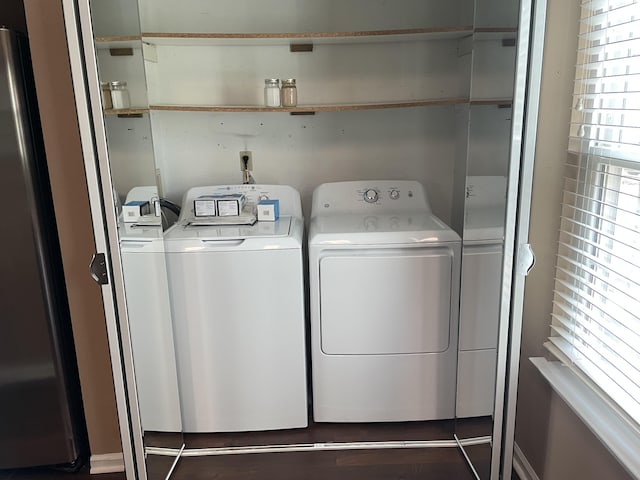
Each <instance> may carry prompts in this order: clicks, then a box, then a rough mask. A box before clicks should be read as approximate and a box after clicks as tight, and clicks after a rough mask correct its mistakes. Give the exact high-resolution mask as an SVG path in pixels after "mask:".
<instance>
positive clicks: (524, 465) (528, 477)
mask: <svg viewBox="0 0 640 480" xmlns="http://www.w3.org/2000/svg"><path fill="white" fill-rule="evenodd" d="M513 469H514V470H515V471H516V473H517V474H518V476H519V477H520V480H540V478H538V475H537V474H536V471H535V470H534V469H533V467H532V466H531V464H530V463H529V461H528V460H527V457H525V456H524V453H522V450H520V447H519V446H518V444H517V443H514V444H513Z"/></svg>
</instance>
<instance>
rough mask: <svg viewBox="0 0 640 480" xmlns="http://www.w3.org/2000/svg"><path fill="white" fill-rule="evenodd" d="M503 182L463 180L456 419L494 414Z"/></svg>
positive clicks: (489, 178)
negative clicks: (464, 195) (464, 186)
mask: <svg viewBox="0 0 640 480" xmlns="http://www.w3.org/2000/svg"><path fill="white" fill-rule="evenodd" d="M506 184H507V179H506V177H502V176H470V177H467V198H466V202H465V221H464V232H463V234H462V237H463V246H462V282H461V289H460V340H459V354H458V394H457V405H456V416H457V417H479V416H488V415H492V414H493V404H494V395H495V379H496V362H497V346H498V322H499V317H500V288H501V284H502V283H501V282H502V257H503V244H504V221H505V207H506Z"/></svg>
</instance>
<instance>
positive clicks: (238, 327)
mask: <svg viewBox="0 0 640 480" xmlns="http://www.w3.org/2000/svg"><path fill="white" fill-rule="evenodd" d="M223 194H224V195H227V194H244V195H245V200H246V205H248V208H249V209H252V208H254V207H255V205H256V203H257V202H258V201H259V200H264V199H274V200H275V199H277V200H279V206H280V217H279V218H278V219H277V220H276V221H268V222H266V221H265V222H256V223H253V224H252V225H230V224H228V223H229V222H232V223H233V222H236V223H237V222H248V223H251V222H252V221H255V218H254V219H253V220H251V219H247V217H248V216H247V215H244V216H243V217H238V218H236V219H233V218H232V217H222V218H220V217H215V216H211V217H208V218H207V217H202V216H198V217H196V216H195V214H194V201H195V199H197V198H210V197H211V196H216V195H223ZM212 213H213V212H212ZM225 223H226V224H225ZM303 225H304V222H303V217H302V208H301V204H300V194H299V193H298V192H297V191H296V190H295V189H293V188H292V187H289V186H282V185H225V186H212V187H197V188H192V189H190V190H189V191H187V193H186V194H185V196H184V200H183V205H182V212H181V214H180V218H179V220H178V222H177V223H176V224H175V225H174V226H173V227H171V228H170V229H169V230H168V231H167V232H166V235H165V247H166V250H167V267H168V270H169V287H170V292H171V302H172V311H173V318H174V324H175V332H176V351H177V361H178V381H179V384H180V399H181V406H182V420H183V428H184V431H185V432H235V431H256V430H275V429H286V428H299V427H306V426H307V423H308V418H307V381H306V348H305V316H304V283H303V264H302V236H303V228H304V226H303Z"/></svg>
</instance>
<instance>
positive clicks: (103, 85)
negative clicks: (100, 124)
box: [100, 82, 113, 110]
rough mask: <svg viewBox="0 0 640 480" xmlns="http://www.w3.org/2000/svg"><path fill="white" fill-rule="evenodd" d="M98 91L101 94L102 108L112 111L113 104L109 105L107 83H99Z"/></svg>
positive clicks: (109, 96)
mask: <svg viewBox="0 0 640 480" xmlns="http://www.w3.org/2000/svg"><path fill="white" fill-rule="evenodd" d="M100 90H101V93H102V108H103V109H105V110H110V109H112V108H113V103H111V87H110V86H109V82H100Z"/></svg>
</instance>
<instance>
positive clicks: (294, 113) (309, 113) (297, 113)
mask: <svg viewBox="0 0 640 480" xmlns="http://www.w3.org/2000/svg"><path fill="white" fill-rule="evenodd" d="M315 114H316V112H289V115H315Z"/></svg>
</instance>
